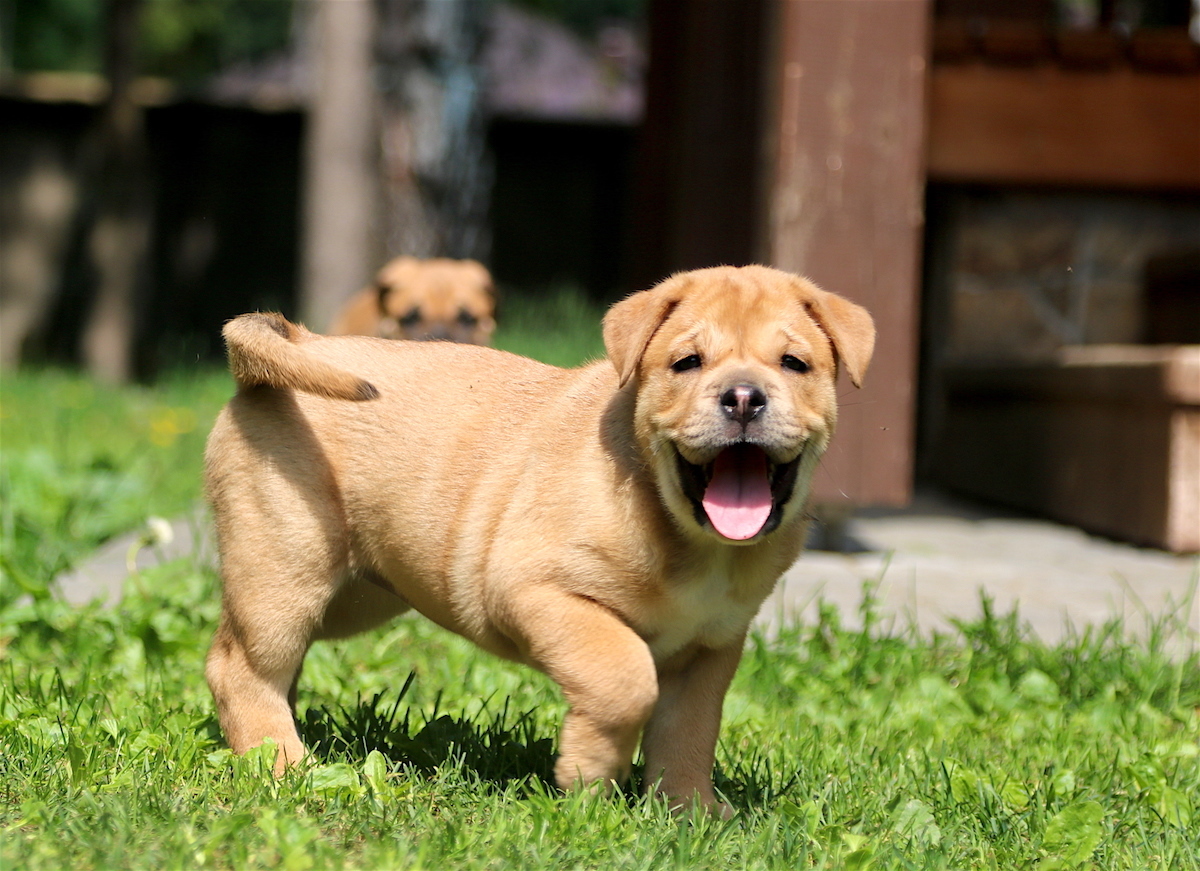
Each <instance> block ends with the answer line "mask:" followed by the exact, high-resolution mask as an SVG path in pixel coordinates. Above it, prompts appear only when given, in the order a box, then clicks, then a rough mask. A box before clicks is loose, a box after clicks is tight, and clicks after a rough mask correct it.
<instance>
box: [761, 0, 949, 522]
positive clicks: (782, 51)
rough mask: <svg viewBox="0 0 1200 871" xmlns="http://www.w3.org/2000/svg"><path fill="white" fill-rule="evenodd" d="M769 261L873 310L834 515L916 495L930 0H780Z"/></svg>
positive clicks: (834, 464)
mask: <svg viewBox="0 0 1200 871" xmlns="http://www.w3.org/2000/svg"><path fill="white" fill-rule="evenodd" d="M776 12H777V15H778V19H777V26H776V28H775V32H776V33H777V34H778V45H777V48H776V52H775V57H774V59H773V62H772V64H771V66H770V70H771V79H770V88H771V92H772V93H773V95H774V96H773V103H774V112H773V114H772V121H771V122H770V124H771V126H770V133H771V141H772V142H773V143H774V148H773V150H772V152H773V157H772V167H771V169H772V172H771V179H770V181H769V188H768V189H769V191H770V194H769V197H768V199H769V205H768V207H767V215H766V220H765V224H766V230H765V233H764V236H765V241H766V245H765V252H764V256H765V259H766V260H767V261H768V262H770V263H772V264H773V265H776V266H779V267H781V268H784V269H789V270H792V271H795V272H799V273H802V274H805V275H808V276H809V277H810V278H812V279H813V280H814V281H816V282H817V283H818V284H820V285H821V286H822V287H824V288H826V289H828V290H831V291H834V292H836V293H840V294H842V295H844V296H846V297H848V298H850V299H852V300H854V301H855V302H858V303H860V304H862V305H864V306H866V307H867V308H868V309H869V310H870V311H871V313H872V315H873V316H874V317H875V321H876V325H877V327H878V330H879V336H878V340H877V344H876V349H875V358H874V360H873V361H872V363H871V370H870V372H869V373H868V374H867V379H866V384H865V385H864V387H863V389H862V390H861V391H856V390H855V389H854V388H853V387H851V386H850V385H849V384H848V383H845V384H843V385H842V389H841V391H840V392H841V394H842V403H843V406H842V412H841V422H840V424H839V431H838V435H837V437H836V438H835V440H834V444H833V447H832V448H831V449H830V451H829V453H828V454H827V455H826V457H825V459H824V460H823V461H822V468H821V470H820V471H818V474H817V479H816V482H815V487H816V491H815V492H816V497H817V501H818V502H819V503H822V504H825V505H843V506H844V505H849V504H857V505H863V504H877V505H900V504H904V503H906V502H907V501H908V499H909V498H910V495H911V482H912V467H913V416H914V404H915V403H914V397H915V378H916V358H917V309H918V296H919V286H920V274H919V259H920V246H921V234H922V229H923V223H924V219H923V214H922V207H923V201H924V172H923V153H924V134H925V125H924V118H925V89H926V75H925V72H926V67H927V57H928V51H929V17H930V3H929V2H928V0H855V2H844V0H782V2H781V3H780V4H779V5H778V7H777V10H776Z"/></svg>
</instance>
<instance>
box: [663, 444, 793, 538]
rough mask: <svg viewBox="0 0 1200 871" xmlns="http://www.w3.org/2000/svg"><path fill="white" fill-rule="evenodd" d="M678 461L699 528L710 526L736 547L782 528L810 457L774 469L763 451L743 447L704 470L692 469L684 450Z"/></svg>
mask: <svg viewBox="0 0 1200 871" xmlns="http://www.w3.org/2000/svg"><path fill="white" fill-rule="evenodd" d="M675 456H676V458H677V461H678V464H679V478H680V481H681V482H682V484H683V493H684V495H685V496H687V497H688V499H689V500H690V501H691V503H692V510H693V511H694V512H695V515H696V522H697V523H699V524H700V525H701V526H703V525H704V524H706V523H708V524H710V525H711V526H712V528H713V529H715V530H716V531H717V532H718V533H719V534H720V535H722V536H723V537H725V538H728V539H730V540H732V541H746V540H748V539H751V538H754V537H755V536H756V535H760V534H766V533H768V532H771V531H772V530H774V529H775V527H777V526H778V525H779V522H780V520H781V519H782V518H783V508H784V506H785V505H787V502H788V500H789V499H790V498H791V497H792V491H793V490H794V489H795V486H796V473H797V472H798V470H799V468H800V460H801V458H802V457H803V456H804V452H803V451H801V452H800V454H799V455H798V456H797V457H796V458H795V459H794V460H792V461H791V462H788V463H773V462H771V458H770V457H769V456H767V452H766V451H764V450H763V449H762V448H760V447H759V446H758V445H752V444H747V443H738V444H735V445H730V446H729V447H727V448H725V449H724V450H722V451H721V453H719V454H717V456H716V458H715V459H714V460H713V461H712V462H710V463H706V464H704V465H702V466H701V465H696V464H695V463H689V462H688V461H687V460H685V459H684V458H683V456H682V455H681V454H680V453H679V451H678V450H677V451H676V452H675Z"/></svg>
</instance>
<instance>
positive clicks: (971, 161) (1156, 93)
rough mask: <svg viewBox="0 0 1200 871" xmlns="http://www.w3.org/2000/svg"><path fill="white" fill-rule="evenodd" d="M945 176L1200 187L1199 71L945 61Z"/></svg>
mask: <svg viewBox="0 0 1200 871" xmlns="http://www.w3.org/2000/svg"><path fill="white" fill-rule="evenodd" d="M929 99H930V107H929V116H930V122H929V153H928V160H929V163H928V174H929V177H930V179H933V180H938V181H957V182H986V183H996V184H1052V185H1086V186H1099V187H1109V188H1139V189H1156V190H1200V75H1196V74H1187V75H1184V74H1158V73H1152V72H1144V71H1139V70H1135V69H1131V68H1128V67H1116V68H1112V69H1107V70H1070V69H1062V68H1059V67H1056V66H1053V65H1044V66H1037V67H1028V68H1013V67H993V66H983V65H981V64H964V65H955V64H946V65H942V64H938V65H935V66H934V68H933V72H932V75H931V85H930V98H929Z"/></svg>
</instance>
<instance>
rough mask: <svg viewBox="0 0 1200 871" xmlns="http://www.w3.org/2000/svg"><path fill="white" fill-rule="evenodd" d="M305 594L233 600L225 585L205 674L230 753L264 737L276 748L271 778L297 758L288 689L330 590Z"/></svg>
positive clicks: (285, 591) (299, 750)
mask: <svg viewBox="0 0 1200 871" xmlns="http://www.w3.org/2000/svg"><path fill="white" fill-rule="evenodd" d="M237 588H238V589H242V590H244V589H246V588H245V587H244V586H242V587H237ZM306 592H307V595H305V594H304V593H302V592H301V591H300V589H297V587H292V588H276V589H273V590H269V591H267V590H262V589H260V590H259V591H258V595H255V596H253V597H250V596H246V595H241V596H238V595H231V594H230V593H229V586H228V585H227V594H226V602H225V609H224V613H223V614H222V616H221V623H220V626H219V627H218V628H217V633H216V635H215V637H214V638H213V643H212V647H211V648H210V650H209V653H208V661H207V664H206V668H205V676H206V678H207V680H208V685H209V688H210V689H211V691H212V694H213V698H214V700H215V701H216V705H217V715H218V719H219V720H220V723H221V729H222V731H223V732H224V733H225V738H226V741H228V743H229V746H230V748H231V749H232V750H234V752H237V753H245V752H246V751H247V750H249V749H250V748H251V747H255V746H257V745H259V744H261V743H262V742H263V741H264V740H265V739H267V738H270V739H272V740H274V741H275V743H276V744H277V745H278V746H279V755H278V756H277V757H276V760H275V771H276V773H277V774H279V773H281V772H282V771H283V770H284V768H286V767H287V766H288V765H292V764H295V763H296V762H299V761H300V759H301V758H302V757H303V756H304V745H303V744H302V742H301V741H300V735H299V733H298V731H297V729H296V720H295V713H294V710H295V700H296V684H297V681H298V679H299V675H300V668H301V665H302V664H303V662H304V656H305V654H306V653H307V652H308V647H309V644H310V643H311V641H312V639H313V636H314V633H315V629H316V627H317V625H318V624H319V622H320V619H321V615H322V613H323V612H324V609H325V606H326V605H327V604H328V601H329V599H330V598H331V597H332V596H333V594H334V588H333V586H332V584H330V585H328V586H326V587H319V588H317V589H313V588H312V587H309V588H308V589H307V590H306Z"/></svg>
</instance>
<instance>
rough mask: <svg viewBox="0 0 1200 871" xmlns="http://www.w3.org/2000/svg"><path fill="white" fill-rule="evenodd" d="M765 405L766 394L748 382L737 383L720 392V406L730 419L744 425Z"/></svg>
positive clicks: (756, 415)
mask: <svg viewBox="0 0 1200 871" xmlns="http://www.w3.org/2000/svg"><path fill="white" fill-rule="evenodd" d="M766 405H767V397H766V395H765V394H764V393H763V392H762V391H761V390H759V389H758V388H757V387H753V386H751V385H749V384H739V385H737V386H736V387H730V388H729V389H728V390H726V391H725V392H724V393H722V394H721V408H722V409H724V411H725V416H726V417H728V418H729V419H730V420H736V421H737V422H738V423H740V424H741V425H742V426H745V425H746V424H748V423H749V422H750V421H752V420H754V418H756V417H758V413H759V412H760V411H762V410H763V409H764V408H765V407H766Z"/></svg>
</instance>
